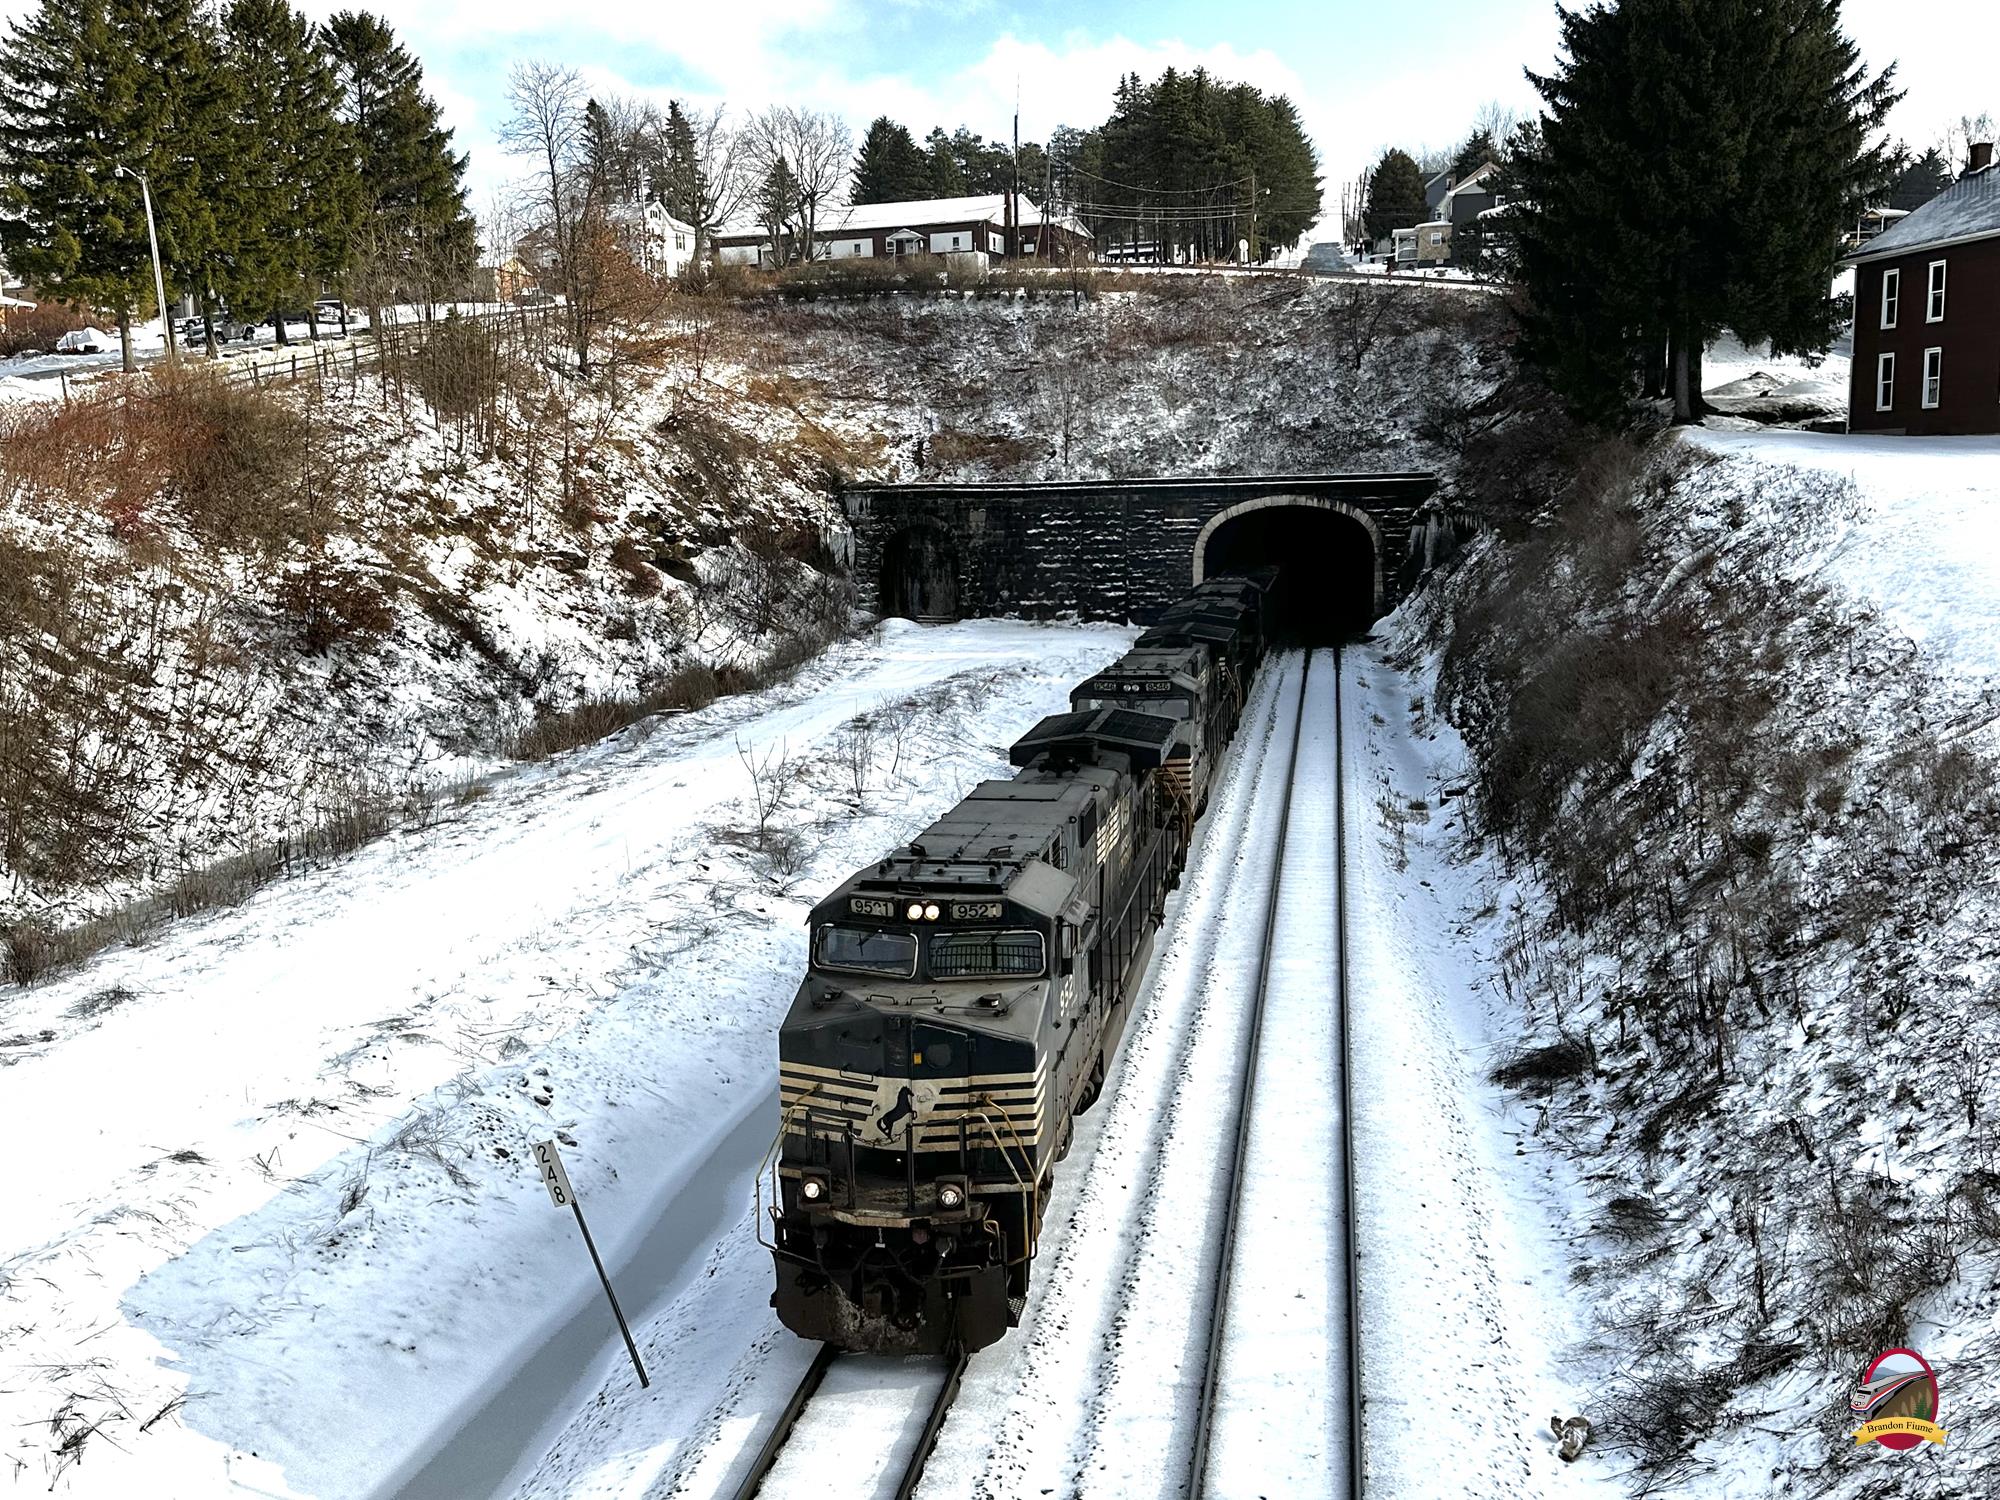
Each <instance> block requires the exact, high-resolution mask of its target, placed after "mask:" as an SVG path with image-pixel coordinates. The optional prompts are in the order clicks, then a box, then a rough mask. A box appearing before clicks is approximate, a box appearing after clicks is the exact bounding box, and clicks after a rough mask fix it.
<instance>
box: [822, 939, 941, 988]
mask: <svg viewBox="0 0 2000 1500" xmlns="http://www.w3.org/2000/svg"><path fill="white" fill-rule="evenodd" d="M814 955H815V956H814V962H816V963H817V964H818V965H819V966H820V967H821V968H822V969H845V970H848V971H849V972H851V973H856V974H882V975H886V976H887V977H889V978H891V979H914V978H916V977H917V940H916V938H915V937H913V936H911V935H910V934H909V933H907V932H866V931H863V930H862V929H861V928H859V927H831V926H829V927H822V928H820V930H819V944H818V947H817V948H816V949H815V950H814Z"/></svg>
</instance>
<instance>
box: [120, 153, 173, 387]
mask: <svg viewBox="0 0 2000 1500" xmlns="http://www.w3.org/2000/svg"><path fill="white" fill-rule="evenodd" d="M118 175H119V176H120V177H136V178H138V179H139V196H140V197H141V198H143V199H144V200H145V203H146V242H147V243H148V244H149V245H151V246H152V247H153V295H154V297H156V298H157V299H158V300H159V304H160V337H161V338H162V339H163V340H165V341H166V345H167V363H168V364H169V365H178V364H179V363H180V361H179V359H178V358H177V357H176V355H175V352H174V325H173V320H172V319H171V318H169V317H168V316H167V278H166V277H164V276H162V275H161V274H160V236H159V234H158V233H157V232H156V231H155V230H154V228H153V185H152V183H150V182H148V181H147V180H146V174H145V173H144V172H135V171H133V170H132V168H130V167H128V166H126V165H125V163H123V162H122V161H121V162H120V163H118Z"/></svg>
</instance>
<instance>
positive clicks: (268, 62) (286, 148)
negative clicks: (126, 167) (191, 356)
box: [199, 0, 361, 344]
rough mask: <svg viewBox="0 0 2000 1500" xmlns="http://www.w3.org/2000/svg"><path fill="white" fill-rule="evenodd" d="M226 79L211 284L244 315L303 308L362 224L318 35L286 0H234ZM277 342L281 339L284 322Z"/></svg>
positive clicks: (343, 261)
mask: <svg viewBox="0 0 2000 1500" xmlns="http://www.w3.org/2000/svg"><path fill="white" fill-rule="evenodd" d="M224 36H225V38H226V46H227V53H226V55H227V56H228V58H229V64H230V65H229V68H228V69H227V70H226V71H227V74H228V76H229V78H230V80H231V81H232V83H233V85H234V89H233V120H232V126H233V129H232V131H231V136H230V144H229V162H228V165H227V168H226V172H227V176H226V178H225V179H224V183H225V184H226V185H224V186H221V187H220V188H219V191H218V196H219V197H220V198H221V199H222V200H223V201H225V202H226V203H227V204H228V206H229V212H228V213H227V215H225V216H224V221H223V231H222V239H223V241H224V244H225V246H226V251H225V254H224V255H223V256H222V257H221V261H220V264H218V266H217V268H216V273H215V275H214V277H213V279H212V281H211V283H210V286H209V287H204V288H200V289H199V290H201V291H203V292H207V291H208V290H210V289H212V290H214V291H215V292H218V293H220V294H221V295H222V296H224V297H225V298H227V300H228V302H229V305H230V307H231V308H232V309H233V310H234V311H235V312H236V313H237V314H238V315H240V316H253V315H254V316H262V315H264V314H266V313H280V312H283V311H285V310H286V309H288V308H291V307H294V306H299V305H301V304H302V305H304V307H305V308H306V314H307V319H308V324H309V327H310V329H311V332H312V334H313V336H314V337H315V338H316V337H318V334H319V325H318V321H317V315H316V313H315V312H314V311H313V303H314V299H315V298H316V297H317V295H318V294H319V292H320V290H321V289H322V288H323V286H324V285H325V284H327V283H328V282H330V281H338V279H339V278H340V276H341V275H342V273H343V272H344V271H345V269H346V266H347V262H348V259H349V256H350V254H351V252H352V247H353V242H354V237H355V235H356V233H357V232H358V230H359V227H360V225H359V218H360V209H361V180H360V175H359V172H358V169H357V167H356V164H355V160H354V143H353V138H352V135H351V133H350V132H349V130H348V128H347V127H346V125H344V124H343V123H342V122H341V121H340V119H339V118H338V116H337V114H336V112H335V107H336V103H337V94H336V91H335V85H334V81H333V78H332V76H331V74H330V73H329V72H328V71H327V69H326V67H325V66H324V63H323V60H322V55H321V53H320V50H319V44H318V39H317V37H316V36H315V35H314V32H313V30H312V28H311V27H310V26H309V25H308V24H307V23H306V21H305V20H304V18H303V17H301V16H299V15H298V14H297V13H296V12H294V11H293V10H292V8H291V6H290V5H289V4H288V3H287V0H235V3H234V4H232V5H231V6H230V8H229V10H228V12H227V14H226V16H225V18H224ZM277 336H278V341H279V342H280V343H281V344H282V343H284V342H286V341H287V340H288V333H287V330H286V326H285V321H284V319H283V318H279V319H278V320H277Z"/></svg>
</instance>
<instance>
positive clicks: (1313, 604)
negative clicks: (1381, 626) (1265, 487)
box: [1194, 496, 1383, 646]
mask: <svg viewBox="0 0 2000 1500" xmlns="http://www.w3.org/2000/svg"><path fill="white" fill-rule="evenodd" d="M1263 567H1275V568H1276V569H1277V570H1278V581H1277V583H1276V584H1275V585H1273V587H1272V590H1271V614H1272V621H1273V638H1274V639H1275V640H1278V641H1280V642H1282V643H1284V644H1287V645H1305V646H1317V645H1328V644H1331V643H1333V642H1335V641H1339V640H1344V639H1346V638H1348V637H1350V636H1353V635H1358V634H1360V633H1361V632H1363V631H1365V630H1366V629H1367V628H1368V626H1369V625H1370V624H1372V623H1373V622H1374V621H1375V620H1376V618H1377V617H1379V616H1380V615H1381V613H1382V605H1383V600H1382V556H1381V540H1380V532H1379V530H1378V528H1377V527H1376V525H1375V523H1374V521H1373V519H1372V518H1371V517H1369V516H1368V515H1367V514H1366V512H1363V511H1357V510H1354V509H1351V508H1349V507H1347V506H1345V505H1342V504H1340V503H1339V502H1338V501H1331V500H1321V499H1317V498H1313V497H1307V496H1299V497H1288V496H1274V497H1270V498H1264V499H1257V500H1250V501H1246V502H1244V503H1242V504H1240V505H1233V506H1231V507H1229V509H1227V510H1225V511H1223V512H1221V513H1220V514H1219V515H1217V516H1215V517H1214V518H1213V519H1211V520H1210V521H1209V522H1208V524H1207V525H1206V526H1204V527H1203V528H1202V532H1201V536H1200V537H1199V539H1198V540H1197V541H1196V543H1195V550H1194V581H1195V582H1196V583H1199V582H1201V580H1202V579H1204V578H1209V577H1213V576H1214V575H1215V574H1217V573H1242V572H1247V571H1249V570H1250V569H1252V568H1263Z"/></svg>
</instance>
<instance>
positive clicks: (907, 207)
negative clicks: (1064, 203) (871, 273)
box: [715, 193, 1090, 265]
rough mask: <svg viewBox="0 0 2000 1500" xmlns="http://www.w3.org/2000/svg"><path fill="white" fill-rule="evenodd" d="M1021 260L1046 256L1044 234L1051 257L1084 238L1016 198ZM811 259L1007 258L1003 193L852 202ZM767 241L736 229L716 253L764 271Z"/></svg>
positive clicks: (833, 214) (830, 214) (818, 232)
mask: <svg viewBox="0 0 2000 1500" xmlns="http://www.w3.org/2000/svg"><path fill="white" fill-rule="evenodd" d="M1020 204H1021V226H1020V240H1021V244H1020V254H1022V255H1024V256H1034V255H1047V254H1048V253H1049V249H1048V248H1045V247H1044V246H1043V245H1042V243H1041V240H1042V236H1043V234H1044V233H1045V232H1046V233H1047V234H1048V236H1049V237H1050V238H1051V240H1052V242H1053V243H1052V247H1051V248H1053V250H1054V251H1055V258H1056V259H1059V260H1060V259H1063V258H1064V257H1065V256H1066V255H1067V254H1068V253H1069V251H1070V250H1071V249H1072V248H1075V249H1077V250H1079V251H1080V252H1081V253H1083V254H1085V255H1088V254H1089V250H1090V235H1089V233H1088V231H1086V230H1085V229H1084V227H1083V226H1082V225H1081V224H1078V223H1076V222H1075V221H1074V220H1057V221H1055V222H1054V223H1052V224H1050V225H1048V226H1046V230H1045V228H1044V225H1043V223H1042V211H1041V210H1040V209H1039V208H1038V207H1036V205H1035V204H1034V202H1033V201H1032V200H1031V199H1029V198H1028V196H1027V195H1026V194H1023V195H1021V198H1020ZM813 239H814V244H813V259H815V260H854V259H866V258H869V257H879V258H882V259H896V258H898V257H901V256H906V255H949V254H951V253H953V252H955V251H963V250H978V251H983V252H985V253H986V254H988V255H991V256H993V257H995V258H996V259H997V258H999V257H1001V256H1005V255H1007V254H1008V253H1009V246H1008V243H1007V195H1006V194H1005V193H983V194H980V195H979V196H977V197H971V198H928V199H925V198H919V199H913V200H909V201H906V202H900V203H857V204H854V205H853V206H851V207H847V208H831V209H828V210H827V211H826V214H825V216H824V217H823V218H822V219H821V220H820V222H819V224H818V226H817V227H816V229H815V230H814V235H813ZM770 248H771V235H770V231H769V230H768V229H766V228H765V227H763V226H762V225H751V224H744V225H734V226H731V227H729V228H725V229H720V230H717V231H716V234H715V255H716V259H717V260H718V261H721V262H722V263H724V264H731V263H738V264H745V265H762V264H764V263H765V262H766V261H768V260H769V259H770Z"/></svg>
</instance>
